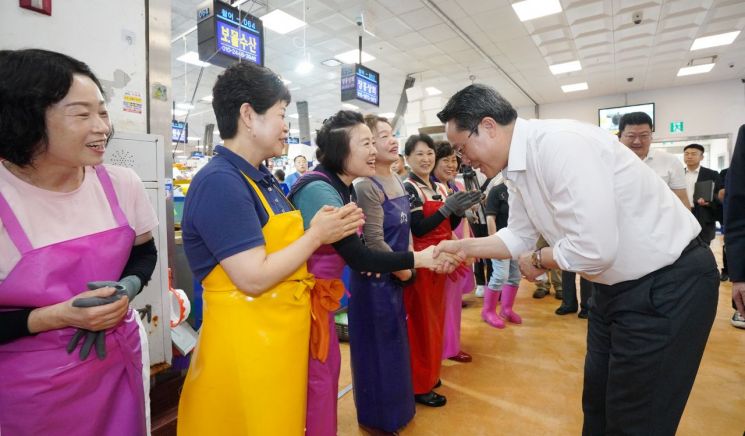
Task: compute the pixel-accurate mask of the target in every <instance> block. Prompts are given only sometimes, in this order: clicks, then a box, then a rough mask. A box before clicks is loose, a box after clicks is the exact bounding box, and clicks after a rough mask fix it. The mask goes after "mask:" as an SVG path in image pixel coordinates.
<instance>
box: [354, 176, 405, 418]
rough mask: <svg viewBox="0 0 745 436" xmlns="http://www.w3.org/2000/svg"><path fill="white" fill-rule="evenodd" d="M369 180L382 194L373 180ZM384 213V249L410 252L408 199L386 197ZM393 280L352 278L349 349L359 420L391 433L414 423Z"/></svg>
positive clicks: (399, 293)
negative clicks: (410, 422)
mask: <svg viewBox="0 0 745 436" xmlns="http://www.w3.org/2000/svg"><path fill="white" fill-rule="evenodd" d="M370 180H371V181H372V182H373V183H375V184H376V185H377V186H378V187H379V188H380V190H381V191H383V187H382V186H381V184H380V183H379V182H378V181H377V180H375V178H374V177H371V178H370ZM383 193H384V195H385V191H383ZM383 211H384V218H383V234H384V238H385V242H386V244H388V246H389V247H391V249H392V250H393V251H398V252H401V251H409V216H410V215H409V212H410V208H409V199H408V197H407V196H406V195H404V196H401V197H398V198H393V199H389V198H388V196H387V195H385V200H384V202H383ZM390 277H391V275H390V274H381V276H380V277H379V278H375V277H364V276H362V275H360V274H358V273H355V272H353V273H352V275H351V283H350V287H351V291H352V292H351V293H352V298H350V299H349V346H350V353H351V361H352V380H353V385H354V402H355V405H356V406H357V421H358V422H359V423H360V424H362V425H365V426H367V427H373V428H377V429H380V430H384V431H388V432H393V431H396V430H399V429H401V428H403V427H404V426H406V424H408V423H409V421H411V419H412V418H413V417H414V412H415V406H414V388H413V386H412V382H411V364H410V362H409V359H410V355H409V337H408V333H407V330H406V309H405V307H404V302H403V289H402V288H401V286H399V285H398V284H396V283H395V282H393V281H392V280H391V278H390Z"/></svg>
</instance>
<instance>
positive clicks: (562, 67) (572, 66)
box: [548, 61, 582, 76]
mask: <svg viewBox="0 0 745 436" xmlns="http://www.w3.org/2000/svg"><path fill="white" fill-rule="evenodd" d="M548 68H549V69H550V70H551V73H552V74H553V75H554V76H555V75H557V74H564V73H570V72H572V71H579V70H581V69H582V65H580V63H579V61H572V62H564V63H563V64H553V65H549V67H548Z"/></svg>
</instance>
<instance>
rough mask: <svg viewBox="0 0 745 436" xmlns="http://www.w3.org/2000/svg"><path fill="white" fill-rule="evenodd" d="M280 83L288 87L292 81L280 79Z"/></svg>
mask: <svg viewBox="0 0 745 436" xmlns="http://www.w3.org/2000/svg"><path fill="white" fill-rule="evenodd" d="M282 83H284V84H285V85H289V84H290V83H292V80H287V79H282Z"/></svg>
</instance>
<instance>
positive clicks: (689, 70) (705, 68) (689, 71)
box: [678, 64, 714, 77]
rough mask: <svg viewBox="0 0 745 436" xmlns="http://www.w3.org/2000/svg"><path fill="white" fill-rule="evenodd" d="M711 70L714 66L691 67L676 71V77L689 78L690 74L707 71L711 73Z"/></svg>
mask: <svg viewBox="0 0 745 436" xmlns="http://www.w3.org/2000/svg"><path fill="white" fill-rule="evenodd" d="M712 68H714V64H703V65H694V66H692V67H683V68H681V69H680V70H678V77H680V76H690V75H692V74H703V73H708V72H709V71H711V69H712Z"/></svg>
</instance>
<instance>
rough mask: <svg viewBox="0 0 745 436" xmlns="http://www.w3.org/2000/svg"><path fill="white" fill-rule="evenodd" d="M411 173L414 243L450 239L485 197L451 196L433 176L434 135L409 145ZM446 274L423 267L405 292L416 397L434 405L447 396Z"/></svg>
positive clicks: (470, 194) (417, 245)
mask: <svg viewBox="0 0 745 436" xmlns="http://www.w3.org/2000/svg"><path fill="white" fill-rule="evenodd" d="M404 153H405V154H406V160H407V162H408V164H409V166H410V167H411V174H410V175H409V178H408V180H407V181H406V182H405V183H404V185H405V187H406V191H407V192H408V194H409V202H410V204H411V233H412V234H413V235H414V249H415V250H423V249H425V248H427V247H430V246H433V245H437V244H438V243H439V242H440V241H443V240H446V239H450V237H451V233H452V229H454V228H456V227H458V225H459V224H460V221H461V216H463V214H464V213H465V211H466V209H468V208H469V207H471V206H473V205H474V204H476V203H477V202H478V201H479V200H480V199H481V193H480V192H467V191H461V192H458V193H455V194H453V195H451V196H450V197H448V196H447V189H446V188H445V186H443V185H442V184H440V183H436V182H434V181H432V180H431V179H430V173H431V172H432V169H433V168H434V165H435V148H434V142H433V141H432V138H430V137H429V136H428V135H425V134H421V135H413V136H411V137H409V139H407V140H406V146H405V149H404ZM445 279H446V276H445V275H444V274H437V273H434V272H431V271H428V270H424V269H422V270H420V269H417V278H416V281H415V282H414V284H413V285H410V286H408V287H407V288H406V290H405V292H404V303H405V305H406V314H407V316H408V318H407V321H408V328H409V349H410V351H411V373H412V380H413V383H414V399H415V400H416V401H417V402H418V403H421V404H424V405H426V406H430V407H440V406H444V405H445V403H446V402H447V399H446V398H445V397H444V396H442V395H439V394H438V393H436V392H434V390H433V388H435V387H437V386H436V385H439V379H440V366H441V363H442V361H441V357H442V338H443V331H444V318H445Z"/></svg>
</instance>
